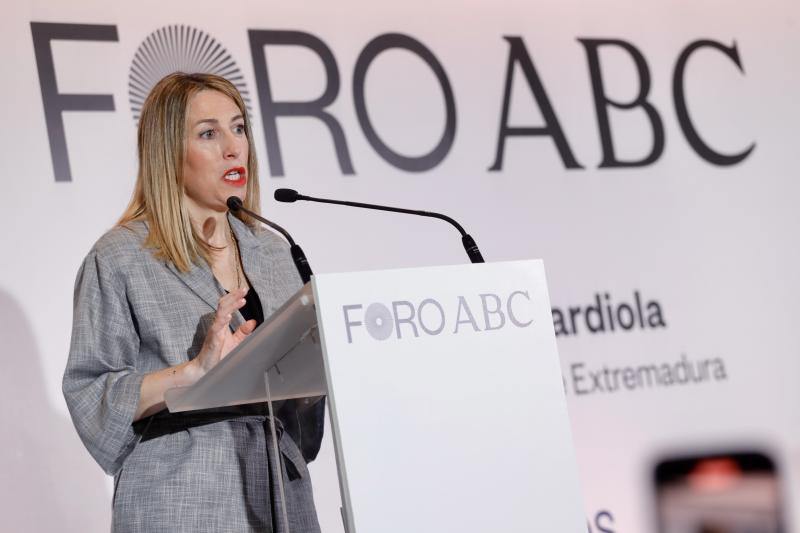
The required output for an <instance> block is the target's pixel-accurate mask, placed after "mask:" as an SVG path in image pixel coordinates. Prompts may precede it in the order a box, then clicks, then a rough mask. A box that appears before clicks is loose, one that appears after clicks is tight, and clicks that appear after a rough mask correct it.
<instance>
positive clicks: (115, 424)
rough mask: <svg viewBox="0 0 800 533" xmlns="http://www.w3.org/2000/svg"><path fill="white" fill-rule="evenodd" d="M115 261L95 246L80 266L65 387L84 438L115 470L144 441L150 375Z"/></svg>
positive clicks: (110, 470)
mask: <svg viewBox="0 0 800 533" xmlns="http://www.w3.org/2000/svg"><path fill="white" fill-rule="evenodd" d="M106 259H108V258H106ZM109 262H113V261H108V260H106V261H104V258H103V257H101V256H100V255H99V254H98V252H97V250H96V249H94V250H92V252H90V253H89V255H88V256H87V257H86V259H85V260H84V262H83V265H82V266H81V268H80V270H79V271H78V277H77V279H76V282H75V294H74V308H73V318H72V340H71V342H70V350H69V359H68V361H67V367H66V370H65V371H64V379H63V383H62V388H63V392H64V398H65V399H66V402H67V407H68V408H69V412H70V415H71V416H72V421H73V423H74V424H75V428H76V429H77V431H78V434H79V435H80V438H81V440H82V441H83V443H84V445H85V446H86V448H87V449H88V450H89V453H90V454H91V455H92V457H94V459H95V460H96V461H97V462H98V463H99V464H100V466H101V467H102V468H103V470H104V471H105V472H106V473H108V474H111V475H114V474H116V473H117V472H118V471H119V470H120V469H121V468H122V464H123V462H124V461H125V458H126V457H127V456H128V455H129V454H130V453H131V451H132V450H133V448H134V446H135V445H136V443H137V441H138V435H137V434H136V433H135V432H134V429H133V427H132V423H133V416H134V414H135V412H136V408H137V406H138V404H139V396H140V388H141V383H142V378H143V377H144V374H143V373H141V372H137V370H136V366H135V360H136V357H137V354H138V352H139V336H138V333H137V331H136V327H135V318H134V317H133V316H132V315H131V311H130V307H129V305H128V299H127V297H126V286H125V285H126V284H125V281H124V275H123V273H122V272H121V271H122V270H123V269H121V268H119V266H118V265H117V266H116V267H114V266H112V265H111V264H108V263H109Z"/></svg>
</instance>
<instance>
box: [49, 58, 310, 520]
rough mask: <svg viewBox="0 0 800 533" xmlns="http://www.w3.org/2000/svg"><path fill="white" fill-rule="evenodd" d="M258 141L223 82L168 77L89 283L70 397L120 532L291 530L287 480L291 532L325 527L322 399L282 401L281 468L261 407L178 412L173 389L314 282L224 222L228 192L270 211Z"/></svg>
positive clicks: (279, 247) (77, 323) (149, 108)
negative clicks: (316, 489)
mask: <svg viewBox="0 0 800 533" xmlns="http://www.w3.org/2000/svg"><path fill="white" fill-rule="evenodd" d="M250 139H252V135H251V132H250V126H249V123H248V120H247V114H246V110H245V105H244V102H243V101H242V98H241V96H240V95H239V93H238V92H237V91H236V89H235V87H234V86H233V85H232V84H231V83H230V82H228V81H227V80H225V79H224V78H221V77H218V76H213V75H207V74H191V75H187V74H182V73H176V74H173V75H170V76H168V77H166V78H164V79H163V80H161V81H160V82H159V83H158V84H157V85H156V86H155V87H154V88H153V90H152V92H151V93H150V95H149V96H148V98H147V101H146V102H145V104H144V107H143V109H142V115H141V118H140V121H139V130H138V146H139V151H138V154H139V173H138V177H137V181H136V187H135V190H134V194H133V198H132V200H131V203H130V205H129V206H128V209H127V210H126V211H125V213H124V214H123V216H122V218H121V220H120V221H119V223H118V224H117V226H116V227H115V228H114V229H112V230H111V231H109V232H108V233H106V234H105V235H104V236H103V237H101V238H100V240H99V241H98V242H97V243H96V244H95V246H94V247H93V248H92V250H91V251H90V252H89V255H88V256H87V257H86V259H85V261H84V263H83V265H82V267H81V269H80V271H79V273H78V278H77V281H76V286H75V307H74V317H73V330H72V342H71V346H70V354H69V361H68V363H67V368H66V371H65V373H64V382H63V390H64V396H65V398H66V400H67V405H68V406H69V410H70V414H71V415H72V419H73V422H74V424H75V427H76V428H77V430H78V433H79V434H80V437H81V439H82V440H83V442H84V444H85V445H86V447H87V448H88V450H89V452H90V453H91V454H92V456H93V457H94V458H95V459H96V460H97V462H98V463H99V464H100V466H101V467H102V468H103V469H104V470H105V471H106V472H107V473H109V474H111V475H114V502H113V519H112V520H113V526H112V529H113V530H114V531H120V532H127V531H131V532H139V531H148V532H149V531H170V532H179V531H186V532H192V533H196V532H198V531H204V532H205V531H237V532H238V531H286V529H287V528H286V524H285V522H284V519H283V515H282V513H281V512H280V510H279V509H280V507H279V505H280V491H279V483H278V476H279V475H280V476H281V477H282V479H283V485H284V489H285V501H286V506H287V509H288V520H289V528H290V529H291V531H293V532H308V531H319V525H318V523H317V518H316V513H315V510H314V502H313V498H312V493H311V485H310V480H309V476H308V471H307V469H306V461H308V460H311V459H313V458H314V456H315V455H316V452H317V451H318V449H319V441H320V437H321V428H322V415H323V407H322V405H323V403H322V402H317V403H315V404H311V405H312V406H311V407H308V405H309V403H308V402H286V403H284V404H283V406H282V408H281V410H280V412H279V415H278V417H277V418H278V419H279V420H277V421H276V423H277V425H278V429H279V430H278V435H279V443H278V446H279V449H280V455H281V456H282V457H281V458H279V457H275V456H274V453H273V450H274V446H273V442H272V436H271V434H270V432H269V431H267V429H266V428H268V426H269V421H268V418H267V416H266V407H265V406H264V405H262V404H256V405H249V406H240V407H233V408H224V409H216V410H207V411H199V412H190V413H185V414H170V413H169V412H168V411H166V410H165V404H164V392H165V391H166V390H167V389H170V388H172V387H177V386H187V385H191V384H192V383H195V382H196V381H197V380H198V379H200V378H201V377H202V376H203V375H204V374H205V373H206V372H208V370H209V369H211V368H213V367H214V365H216V364H217V363H218V362H219V361H220V360H221V359H222V358H223V357H225V355H226V354H227V353H228V352H230V350H232V349H233V348H234V347H235V346H236V345H238V344H239V343H240V342H241V341H242V340H243V339H245V338H246V337H247V336H248V335H249V334H250V333H251V332H252V331H253V329H254V328H255V327H256V325H257V323H259V322H260V321H262V320H263V318H264V316H269V315H270V314H271V313H272V312H273V311H274V310H275V309H277V308H278V307H279V306H280V305H281V304H283V303H284V302H285V301H286V300H287V299H288V298H289V297H290V296H291V295H292V294H293V293H294V292H295V291H296V290H297V289H298V288H299V286H300V284H301V283H300V280H299V277H298V275H297V272H296V271H295V269H294V265H293V263H292V261H291V258H290V256H289V254H288V251H287V246H285V244H284V243H283V241H281V240H279V239H278V238H277V237H275V236H274V235H273V234H272V233H269V232H266V231H260V230H259V229H258V228H257V227H256V225H255V223H254V221H253V220H252V219H249V218H248V217H246V216H238V215H237V216H234V215H232V214H231V213H229V212H228V210H227V207H226V199H227V198H228V197H229V196H231V195H236V196H238V197H239V198H241V199H242V201H243V202H244V205H245V207H247V208H249V209H250V210H254V211H257V210H258V205H257V204H258V199H259V188H258V179H257V174H256V160H255V153H254V151H253V150H251V146H250ZM301 406H302V407H301ZM282 421H283V423H281V422H282ZM298 446H299V448H298ZM301 449H302V451H301Z"/></svg>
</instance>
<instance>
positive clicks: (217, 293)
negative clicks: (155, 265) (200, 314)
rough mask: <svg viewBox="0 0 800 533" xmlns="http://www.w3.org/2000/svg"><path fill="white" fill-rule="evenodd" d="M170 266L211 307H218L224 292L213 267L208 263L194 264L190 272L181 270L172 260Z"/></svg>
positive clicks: (168, 262) (214, 308)
mask: <svg viewBox="0 0 800 533" xmlns="http://www.w3.org/2000/svg"><path fill="white" fill-rule="evenodd" d="M167 268H169V269H170V270H171V271H172V273H173V274H175V275H176V276H177V277H178V279H180V280H181V281H182V282H183V283H184V284H185V285H186V286H187V287H189V289H190V290H191V291H192V292H194V293H195V294H196V295H197V296H199V297H200V298H201V299H202V300H203V301H204V302H206V303H207V304H208V305H209V307H211V309H213V310H215V311H216V309H217V304H218V303H219V299H220V297H221V296H222V294H223V292H222V289H221V287H220V286H219V284H218V283H217V280H216V279H215V278H214V275H213V274H212V273H211V269H210V268H208V265H206V264H201V265H197V264H193V265H192V266H191V269H190V270H189V272H181V271H180V270H178V269H177V268H176V267H175V265H173V264H172V262H170V261H167Z"/></svg>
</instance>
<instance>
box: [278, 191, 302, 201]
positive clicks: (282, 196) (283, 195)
mask: <svg viewBox="0 0 800 533" xmlns="http://www.w3.org/2000/svg"><path fill="white" fill-rule="evenodd" d="M299 196H300V194H299V193H298V192H297V191H296V190H294V189H276V190H275V199H276V200H277V201H279V202H295V201H297V199H298V197H299Z"/></svg>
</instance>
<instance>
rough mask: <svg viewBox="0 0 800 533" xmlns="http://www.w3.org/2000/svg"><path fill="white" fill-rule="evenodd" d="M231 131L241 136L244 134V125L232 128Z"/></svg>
mask: <svg viewBox="0 0 800 533" xmlns="http://www.w3.org/2000/svg"><path fill="white" fill-rule="evenodd" d="M233 131H235V132H236V133H237V134H243V133H244V132H245V128H244V124H237V125H235V126H234V127H233Z"/></svg>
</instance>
